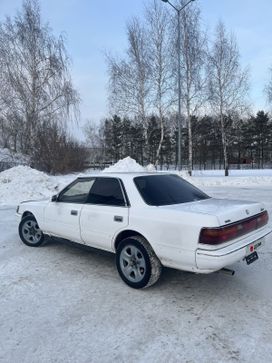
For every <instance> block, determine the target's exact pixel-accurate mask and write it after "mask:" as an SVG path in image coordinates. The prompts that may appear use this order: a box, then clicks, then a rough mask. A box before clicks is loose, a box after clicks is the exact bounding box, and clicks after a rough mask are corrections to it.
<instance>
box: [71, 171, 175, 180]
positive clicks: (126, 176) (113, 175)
mask: <svg viewBox="0 0 272 363" xmlns="http://www.w3.org/2000/svg"><path fill="white" fill-rule="evenodd" d="M150 175H154V176H158V175H171V173H159V172H100V173H94V174H90V175H86V176H85V175H84V176H80V177H79V178H78V179H84V178H85V179H88V178H93V177H100V178H103V177H107V178H110V177H111V178H121V179H130V180H131V179H133V178H135V177H137V176H150Z"/></svg>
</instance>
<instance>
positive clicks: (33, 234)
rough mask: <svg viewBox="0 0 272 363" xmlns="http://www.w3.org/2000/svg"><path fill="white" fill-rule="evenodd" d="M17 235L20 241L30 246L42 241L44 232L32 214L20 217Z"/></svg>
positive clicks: (35, 245)
mask: <svg viewBox="0 0 272 363" xmlns="http://www.w3.org/2000/svg"><path fill="white" fill-rule="evenodd" d="M19 235H20V238H21V240H22V242H23V243H24V244H25V245H27V246H30V247H39V246H40V245H41V244H42V243H43V241H44V234H43V232H42V231H41V230H40V228H39V225H38V223H37V221H36V219H35V217H34V216H30V215H29V216H26V217H24V218H22V220H21V222H20V224H19Z"/></svg>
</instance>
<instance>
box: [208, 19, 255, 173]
mask: <svg viewBox="0 0 272 363" xmlns="http://www.w3.org/2000/svg"><path fill="white" fill-rule="evenodd" d="M239 58H240V56H239V50H238V46H237V43H236V40H235V38H234V36H233V35H229V34H228V33H227V31H226V29H225V26H224V24H223V23H221V22H219V23H218V25H217V28H216V32H215V40H214V43H213V45H212V49H211V51H210V53H209V56H208V76H209V96H210V97H209V100H210V104H211V107H212V110H213V111H214V112H215V114H216V115H217V117H218V118H219V121H220V127H221V138H222V147H223V155H224V168H225V175H226V176H228V174H229V160H228V139H227V134H226V129H225V117H226V115H227V114H228V113H229V112H233V111H236V110H239V109H241V107H242V106H243V105H244V104H245V97H246V95H247V91H248V72H247V71H246V70H242V69H241V66H240V62H239Z"/></svg>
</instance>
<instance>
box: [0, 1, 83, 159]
mask: <svg viewBox="0 0 272 363" xmlns="http://www.w3.org/2000/svg"><path fill="white" fill-rule="evenodd" d="M0 64H1V68H0V82H1V93H0V104H1V109H2V115H3V117H4V118H5V120H6V123H7V124H8V125H9V126H10V127H11V128H12V129H13V130H14V131H16V130H17V131H18V132H19V130H20V135H19V136H20V146H21V151H23V152H25V153H28V154H32V153H33V150H34V149H35V133H36V130H37V129H40V126H41V125H42V124H46V123H50V122H54V123H55V122H62V123H63V122H65V121H66V120H67V118H68V117H69V115H70V114H71V111H75V109H76V106H77V104H78V101H79V97H78V94H77V92H76V90H75V89H74V88H73V85H72V81H71V77H70V74H69V58H68V56H67V52H66V49H65V44H64V40H63V38H62V37H61V36H60V37H59V38H56V37H55V36H54V35H52V32H51V30H50V28H49V27H48V25H44V24H42V21H41V16H40V9H39V4H38V1H36V0H26V1H25V2H24V3H23V8H22V11H21V12H19V13H18V14H17V16H16V17H15V18H14V19H11V18H6V20H5V21H4V22H3V23H2V24H1V25H0ZM19 125H20V126H19ZM18 126H19V129H18Z"/></svg>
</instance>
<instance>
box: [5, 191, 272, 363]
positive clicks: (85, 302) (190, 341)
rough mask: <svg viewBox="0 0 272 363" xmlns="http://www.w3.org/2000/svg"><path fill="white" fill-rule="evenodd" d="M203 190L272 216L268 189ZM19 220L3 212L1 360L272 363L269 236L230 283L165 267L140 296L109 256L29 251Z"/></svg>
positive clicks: (60, 247) (52, 246)
mask: <svg viewBox="0 0 272 363" xmlns="http://www.w3.org/2000/svg"><path fill="white" fill-rule="evenodd" d="M206 191H207V192H208V193H209V194H212V195H214V196H218V197H221V196H223V197H232V198H240V199H255V200H259V201H263V202H265V203H266V205H267V207H268V209H269V211H270V213H271V212H272V193H271V188H268V187H266V188H264V187H262V188H260V187H259V188H230V187H229V188H224V189H223V188H222V187H221V188H220V187H218V188H216V187H213V188H212V189H211V188H206ZM14 213H15V209H14V208H8V207H1V209H0V231H1V235H0V362H5V363H6V362H8V363H9V362H12V363H17V362H27V363H31V362H35V363H36V362H39V363H40V362H65V363H66V362H73V363H74V362H76V363H77V362H86V363H87V362H113V361H116V362H129V363H132V362H167V363H170V362H179V363H180V362H209V363H212V362H216V363H218V362H237V361H239V362H271V357H272V283H271V280H272V267H271V257H272V238H271V237H270V238H269V240H268V242H267V244H266V246H265V248H264V249H263V251H262V252H260V254H259V257H260V259H259V260H258V261H257V262H255V263H254V264H252V265H251V266H246V264H245V263H239V264H236V265H235V266H234V268H235V270H236V275H235V276H234V277H230V276H226V275H223V274H220V273H215V274H212V275H194V274H190V273H184V272H179V271H175V270H170V269H165V270H164V273H163V275H162V278H161V280H160V281H159V283H158V284H156V285H155V286H154V287H152V288H149V289H147V290H142V291H136V290H132V289H129V288H128V287H127V286H126V285H124V284H123V283H122V282H121V280H120V278H119V277H118V275H117V272H116V270H115V265H114V256H113V255H111V254H106V253H101V252H96V251H84V250H81V249H79V248H76V247H75V246H71V245H65V244H62V243H60V242H57V241H51V242H50V243H49V244H47V245H45V246H44V247H40V248H38V249H35V248H29V247H26V246H24V245H23V244H22V243H21V242H20V241H19V237H18V235H17V226H16V220H15V217H14ZM271 216H272V215H271Z"/></svg>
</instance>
